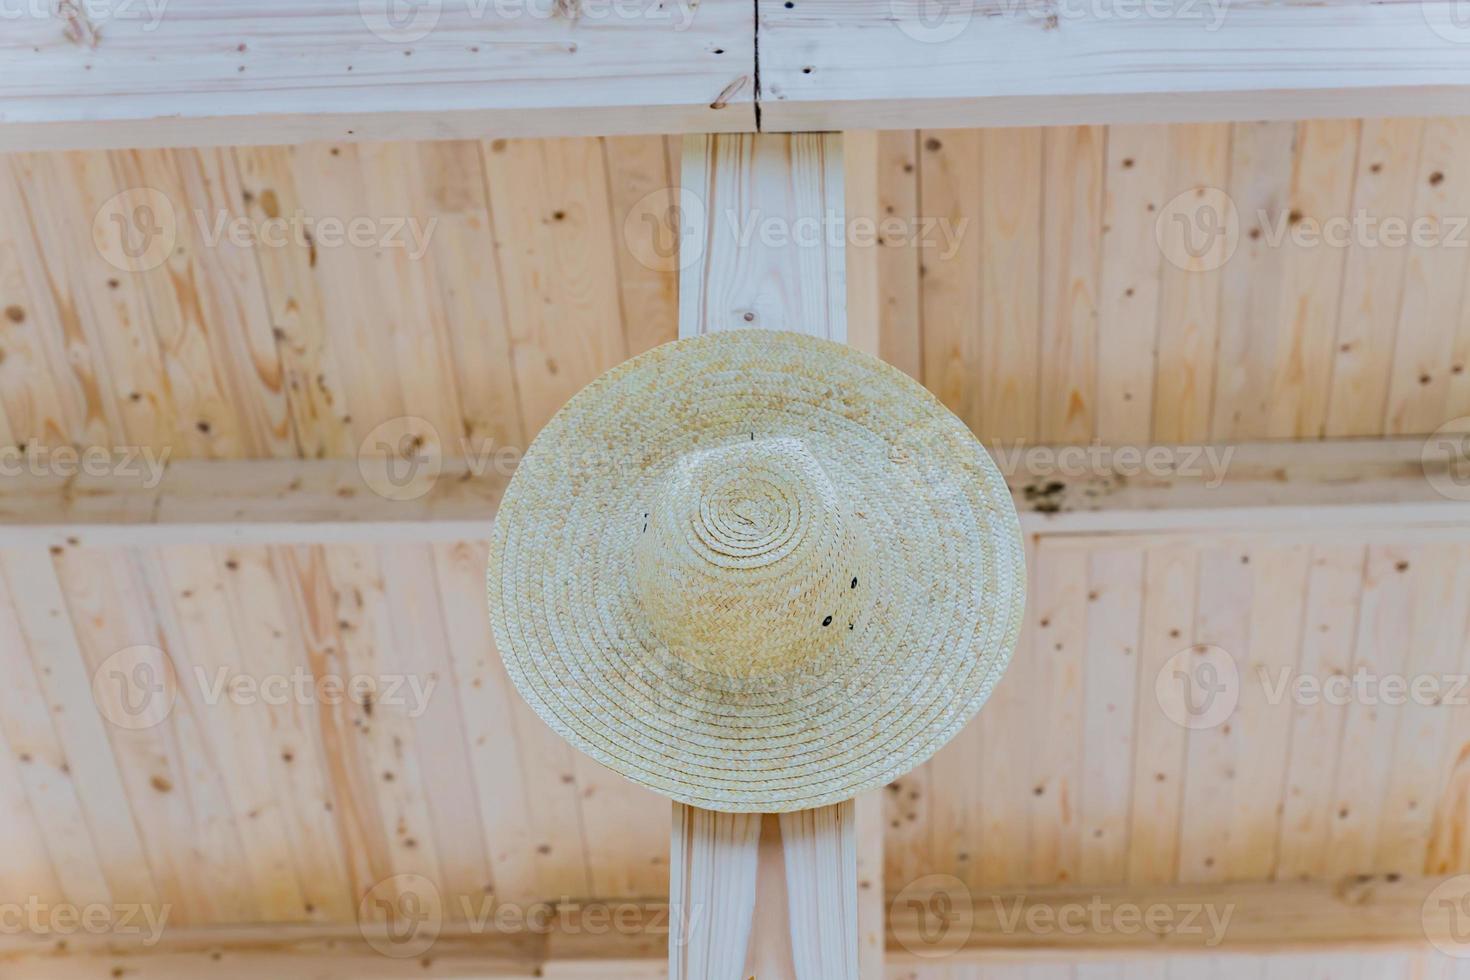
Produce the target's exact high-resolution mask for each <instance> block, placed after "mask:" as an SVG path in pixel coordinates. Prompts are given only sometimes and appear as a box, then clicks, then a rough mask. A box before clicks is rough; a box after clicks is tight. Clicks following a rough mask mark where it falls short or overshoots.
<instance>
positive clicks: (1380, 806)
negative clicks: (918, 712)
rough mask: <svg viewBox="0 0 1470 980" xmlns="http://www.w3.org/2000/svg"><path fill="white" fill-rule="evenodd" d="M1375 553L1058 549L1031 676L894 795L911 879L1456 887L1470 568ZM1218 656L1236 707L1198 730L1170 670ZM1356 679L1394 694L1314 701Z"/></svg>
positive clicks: (1456, 560) (1043, 597)
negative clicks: (1216, 651) (1408, 690)
mask: <svg viewBox="0 0 1470 980" xmlns="http://www.w3.org/2000/svg"><path fill="white" fill-rule="evenodd" d="M1363 555H1364V548H1363V547H1361V546H1360V547H1357V548H1348V547H1346V546H1345V545H1340V544H1317V545H1309V544H1291V545H1282V544H1279V543H1276V542H1273V541H1271V540H1269V539H1266V538H1260V539H1241V540H1239V541H1236V542H1232V543H1229V544H1221V545H1219V546H1208V547H1203V548H1196V547H1190V546H1186V545H1184V544H1183V543H1182V542H1179V543H1169V542H1165V543H1157V542H1144V541H1139V542H1137V543H1136V544H1132V545H1129V544H1128V543H1127V542H1124V541H1118V540H1117V539H1112V538H1108V539H1099V540H1098V542H1097V544H1096V546H1095V547H1082V546H1079V545H1077V544H1075V543H1070V542H1069V543H1060V542H1053V543H1050V544H1048V543H1047V539H1043V546H1042V548H1041V549H1040V550H1039V551H1038V552H1037V553H1036V559H1035V561H1036V567H1035V568H1034V570H1033V575H1034V583H1035V584H1034V587H1033V593H1032V596H1031V599H1030V603H1029V607H1030V610H1031V612H1030V613H1029V614H1028V621H1027V636H1026V637H1024V638H1023V640H1022V644H1021V648H1020V650H1019V651H1018V654H1017V660H1016V662H1014V663H1013V665H1012V667H1011V669H1010V670H1009V671H1008V672H1007V674H1006V676H1005V678H1004V679H1003V680H1002V682H1001V684H1000V685H999V686H998V688H997V690H996V692H995V695H994V697H993V699H992V701H991V702H990V703H989V704H988V705H987V706H986V707H985V709H983V710H982V712H981V716H980V720H979V721H978V722H977V723H976V724H974V725H972V726H971V727H970V729H967V730H966V731H967V733H969V734H967V735H962V736H961V738H962V739H965V741H964V742H960V741H959V740H957V742H956V743H952V744H951V745H950V746H948V747H946V748H945V749H944V750H943V751H942V752H941V753H940V755H939V756H938V757H936V758H935V759H934V760H933V761H931V762H930V763H929V764H928V765H927V766H926V767H925V769H927V770H929V771H928V772H927V773H926V772H925V771H924V770H922V769H921V770H920V771H919V772H917V773H915V774H913V775H912V776H908V777H905V778H904V779H902V780H900V781H899V784H898V785H897V787H896V788H894V789H893V790H892V792H891V794H890V795H891V797H892V805H891V807H890V818H891V820H893V821H896V822H899V823H900V824H901V826H900V827H892V826H891V824H890V827H891V830H890V836H889V838H888V840H887V849H888V858H887V860H888V867H889V873H890V875H903V874H912V872H913V871H914V870H918V871H919V872H920V874H922V873H924V871H925V870H926V869H927V870H944V871H945V873H956V870H955V869H956V868H960V869H961V870H963V869H964V867H965V865H963V864H962V863H961V862H959V861H957V860H956V855H959V854H968V853H972V852H979V853H981V854H1009V855H1016V854H1024V855H1030V858H1029V860H1020V859H1016V858H1012V859H1010V860H1000V861H997V862H995V863H993V864H991V865H989V866H988V867H989V871H990V873H989V874H981V873H967V874H963V875H962V877H963V878H965V880H967V881H968V882H969V883H970V884H971V885H972V887H980V886H988V887H1025V886H1028V885H1037V884H1050V883H1055V882H1057V881H1063V882H1073V883H1081V884H1097V885H1103V884H1117V883H1122V882H1124V881H1130V880H1131V881H1135V882H1149V881H1164V882H1172V881H1184V882H1189V881H1199V882H1209V881H1230V880H1259V879H1262V878H1274V877H1283V876H1308V877H1321V876H1324V875H1341V874H1351V873H1390V872H1397V873H1399V874H1404V875H1414V874H1420V873H1424V872H1425V871H1426V870H1427V869H1429V868H1431V867H1436V866H1438V867H1440V868H1441V870H1443V869H1444V861H1445V860H1446V859H1448V858H1449V855H1448V854H1446V853H1443V852H1442V851H1440V849H1439V846H1438V845H1433V844H1432V841H1434V840H1435V834H1434V831H1435V828H1436V826H1440V825H1447V824H1448V822H1449V821H1450V820H1451V819H1453V818H1452V816H1451V813H1456V814H1458V813H1462V812H1463V806H1464V804H1463V802H1462V798H1461V796H1460V793H1461V792H1462V784H1463V779H1464V776H1463V774H1462V772H1463V767H1464V762H1463V758H1462V754H1463V753H1464V752H1465V751H1466V743H1465V742H1464V735H1465V728H1464V725H1465V719H1466V718H1467V717H1470V708H1467V707H1466V706H1465V705H1464V704H1463V701H1464V699H1463V698H1457V697H1454V698H1452V697H1450V696H1449V689H1450V687H1452V686H1454V684H1455V678H1457V677H1458V676H1460V675H1461V674H1463V672H1464V670H1465V658H1466V656H1467V655H1470V614H1467V610H1466V608H1465V603H1466V600H1465V599H1464V598H1463V595H1464V593H1463V591H1462V592H1461V593H1457V594H1456V598H1451V593H1450V590H1454V589H1458V588H1460V587H1461V585H1462V581H1463V579H1464V578H1465V576H1466V575H1467V574H1470V573H1467V572H1465V571H1464V569H1465V568H1466V567H1467V566H1470V550H1467V549H1466V548H1465V547H1464V546H1462V545H1440V544H1421V545H1414V546H1376V545H1375V546H1372V547H1369V548H1368V549H1367V559H1366V562H1365V560H1364V557H1363ZM1354 624H1356V625H1354ZM1079 640H1080V643H1081V647H1080V648H1078V649H1074V644H1077V643H1078V642H1079ZM1343 645H1345V646H1346V649H1344V648H1343ZM1201 647H1218V648H1220V650H1222V651H1223V652H1224V655H1225V656H1226V657H1227V658H1228V660H1229V662H1230V664H1232V665H1233V666H1232V667H1231V668H1230V670H1231V671H1232V672H1233V676H1232V677H1231V678H1230V679H1227V678H1226V676H1225V674H1223V673H1221V674H1220V675H1219V683H1221V684H1226V683H1228V684H1230V685H1231V687H1230V690H1229V693H1228V695H1227V696H1228V697H1229V698H1230V699H1231V700H1230V705H1231V706H1232V707H1231V709H1230V710H1229V712H1228V714H1225V715H1222V716H1220V717H1219V718H1217V719H1216V720H1215V721H1214V722H1213V723H1210V724H1207V725H1203V726H1200V727H1189V726H1186V725H1183V724H1181V723H1180V721H1181V719H1183V718H1184V717H1186V716H1185V715H1184V713H1183V712H1182V710H1181V708H1182V702H1180V701H1179V700H1178V697H1179V695H1178V694H1177V693H1176V692H1175V691H1173V681H1172V680H1171V674H1170V671H1172V670H1174V669H1177V668H1179V667H1180V664H1181V661H1180V659H1179V658H1181V657H1182V658H1184V661H1185V666H1186V667H1187V661H1188V659H1189V658H1190V657H1191V656H1192V655H1193V654H1192V651H1196V650H1198V649H1199V648H1201ZM1359 669H1362V670H1364V671H1369V672H1370V677H1372V678H1374V679H1373V680H1372V681H1371V682H1370V684H1371V685H1372V686H1370V687H1368V688H1367V690H1368V691H1369V692H1370V693H1369V694H1368V695H1367V696H1366V697H1358V696H1353V697H1350V698H1349V700H1350V701H1351V703H1342V702H1340V701H1339V700H1336V699H1339V698H1342V697H1343V695H1342V694H1341V693H1340V692H1339V693H1338V694H1335V695H1334V694H1332V693H1331V689H1329V690H1328V692H1326V693H1325V694H1324V695H1321V696H1317V695H1313V694H1311V693H1310V690H1309V689H1305V688H1304V689H1303V690H1308V693H1307V694H1306V695H1296V694H1294V693H1293V692H1294V691H1296V690H1297V687H1296V685H1297V684H1298V683H1299V679H1300V678H1301V677H1302V676H1303V675H1306V676H1309V677H1311V678H1313V679H1315V682H1324V681H1328V680H1329V679H1330V678H1332V677H1334V676H1338V677H1343V678H1344V679H1346V676H1347V675H1348V674H1350V673H1351V672H1354V671H1357V670H1359ZM1074 672H1075V673H1079V674H1080V677H1079V678H1077V679H1074ZM1212 676H1213V675H1212ZM1387 676H1396V677H1400V678H1406V679H1413V678H1416V677H1417V678H1425V679H1432V682H1433V683H1436V684H1438V683H1440V680H1441V679H1443V683H1444V685H1445V686H1443V687H1440V688H1439V689H1438V690H1439V691H1440V694H1441V695H1442V696H1443V697H1444V698H1445V700H1446V703H1442V704H1439V703H1436V704H1430V703H1425V702H1423V701H1422V700H1421V701H1418V702H1416V701H1415V699H1413V698H1409V699H1407V703H1394V702H1393V697H1394V695H1393V694H1392V692H1391V690H1390V689H1389V688H1382V689H1381V691H1382V692H1383V693H1382V694H1380V693H1379V692H1380V688H1379V687H1377V686H1376V685H1377V684H1378V680H1377V678H1383V677H1387ZM1429 682H1430V680H1426V681H1425V683H1429ZM1211 683H1214V681H1211ZM1196 693H1198V692H1196ZM1323 697H1326V698H1327V700H1325V701H1324V700H1323ZM1074 698H1075V699H1076V700H1074ZM1017 701H1020V702H1021V704H1022V705H1023V708H1022V710H1021V711H1020V712H1017V713H1016V714H1011V713H1009V711H1010V706H1011V705H1013V704H1015V703H1016V702H1017ZM1449 702H1453V703H1449ZM1018 746H1024V750H1022V749H1020V748H1018ZM991 759H1001V760H1004V763H1005V765H1006V766H1007V767H1008V770H1009V773H1010V774H1009V776H1008V777H1007V779H1006V780H1005V782H1000V781H999V780H997V778H996V773H995V772H992V771H989V770H988V769H987V764H988V762H989V761H990V760H991ZM967 767H968V771H967ZM1334 773H1335V774H1336V778H1335V779H1334V778H1333V775H1332V774H1334ZM975 787H978V790H977V789H976V788H975ZM926 797H927V798H926ZM1439 807H1443V808H1446V809H1445V812H1443V813H1440V814H1436V812H1435V811H1436V809H1437V808H1439ZM997 814H1003V815H1004V816H1003V817H998V816H997ZM905 821H906V823H905ZM925 823H927V824H928V825H929V835H928V838H927V839H926V838H925V836H924V834H923V833H922V830H921V828H922V827H923V825H924V824H925ZM1441 829H1442V830H1447V826H1442V827H1441ZM997 835H999V836H997ZM926 851H927V856H926ZM1463 860H1464V855H1463V854H1457V855H1455V857H1454V858H1453V861H1454V862H1462V861H1463ZM1461 866H1462V865H1460V864H1456V865H1455V867H1457V868H1458V867H1461ZM907 880H913V879H912V878H909V879H907ZM905 883H906V881H905V880H897V881H895V880H893V879H892V878H890V881H889V885H890V888H891V889H894V890H896V889H898V888H901V887H902V885H903V884H905Z"/></svg>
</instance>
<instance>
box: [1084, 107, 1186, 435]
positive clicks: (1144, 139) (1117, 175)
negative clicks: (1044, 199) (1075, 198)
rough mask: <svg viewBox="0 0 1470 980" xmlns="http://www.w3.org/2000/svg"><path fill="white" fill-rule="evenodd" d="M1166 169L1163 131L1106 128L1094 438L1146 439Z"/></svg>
mask: <svg viewBox="0 0 1470 980" xmlns="http://www.w3.org/2000/svg"><path fill="white" fill-rule="evenodd" d="M1168 172H1169V131H1168V130H1166V129H1164V128H1163V127H1160V126H1114V127H1111V128H1110V129H1109V130H1108V147H1107V157H1106V170H1105V171H1104V181H1105V184H1104V187H1105V191H1106V193H1105V197H1104V199H1103V224H1102V243H1101V248H1102V267H1101V272H1100V273H1099V275H1100V277H1101V278H1100V285H1099V300H1098V321H1097V332H1098V349H1097V370H1098V377H1099V379H1100V389H1099V391H1098V405H1097V432H1096V436H1097V438H1099V439H1101V440H1103V441H1104V442H1147V441H1148V439H1149V438H1150V435H1151V430H1152V427H1153V397H1154V374H1155V371H1154V349H1155V345H1156V344H1157V343H1158V335H1159V323H1158V315H1159V275H1160V272H1161V270H1162V268H1163V265H1164V253H1163V251H1162V250H1161V249H1159V248H1158V246H1157V244H1156V238H1155V236H1156V231H1155V226H1156V224H1157V221H1158V215H1159V211H1160V209H1161V208H1162V207H1163V206H1164V201H1163V200H1162V199H1160V191H1161V190H1162V189H1163V181H1164V178H1165V175H1166V174H1168ZM1171 326H1172V325H1171Z"/></svg>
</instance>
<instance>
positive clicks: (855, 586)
mask: <svg viewBox="0 0 1470 980" xmlns="http://www.w3.org/2000/svg"><path fill="white" fill-rule="evenodd" d="M848 588H850V589H855V588H857V576H853V579H852V584H851V585H849V586H848Z"/></svg>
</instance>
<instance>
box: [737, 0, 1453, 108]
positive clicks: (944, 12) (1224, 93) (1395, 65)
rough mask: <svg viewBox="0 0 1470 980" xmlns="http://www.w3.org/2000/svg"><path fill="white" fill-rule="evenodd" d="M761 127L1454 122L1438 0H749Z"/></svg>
mask: <svg viewBox="0 0 1470 980" xmlns="http://www.w3.org/2000/svg"><path fill="white" fill-rule="evenodd" d="M758 16H759V18H760V33H759V39H758V40H759V45H760V48H759V50H760V81H761V106H760V112H761V117H760V118H761V125H762V127H763V129H764V130H765V131H767V132H773V131H774V132H784V131H800V130H817V129H854V128H868V127H876V128H885V129H893V128H903V127H912V126H926V127H935V128H946V127H947V128H955V127H959V126H1016V125H1026V126H1035V125H1055V124H1078V123H1137V122H1176V121H1180V122H1199V121H1207V120H1230V119H1299V118H1313V117H1344V116H1347V117H1352V116H1361V115H1384V116H1395V115H1411V114H1425V113H1439V112H1446V113H1448V112H1460V111H1463V108H1464V97H1465V96H1464V90H1465V86H1466V84H1467V82H1470V57H1467V56H1466V53H1465V44H1464V42H1465V40H1466V34H1465V26H1464V24H1463V22H1462V21H1456V20H1455V17H1456V13H1455V10H1454V5H1453V4H1452V3H1448V2H1439V0H1426V2H1425V3H1423V4H1414V5H1412V6H1396V5H1392V4H1390V5H1370V4H1363V3H1355V2H1344V3H1334V4H1326V5H1319V6H1310V7H1308V6H1302V5H1297V4H1282V3H1260V4H1249V5H1239V4H1232V5H1229V6H1226V5H1223V4H1213V3H1189V2H1184V0H1168V2H1161V3H1153V4H1138V5H1122V4H1112V3H1088V4H1084V3H1073V4H1065V3H1061V4H1041V3H1034V4H1032V3H1013V4H1008V3H998V2H987V0H975V2H970V0H964V2H957V3H946V4H926V3H925V2H923V0H893V2H890V0H800V2H794V3H788V2H787V0H759V3H758Z"/></svg>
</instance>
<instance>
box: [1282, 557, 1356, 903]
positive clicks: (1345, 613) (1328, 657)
mask: <svg viewBox="0 0 1470 980" xmlns="http://www.w3.org/2000/svg"><path fill="white" fill-rule="evenodd" d="M1364 555H1365V549H1364V547H1363V546H1362V545H1361V544H1326V545H1319V546H1317V547H1316V548H1314V549H1313V557H1312V566H1311V570H1310V571H1309V573H1308V576H1309V577H1308V581H1307V592H1306V598H1305V602H1306V609H1305V612H1304V616H1305V618H1304V620H1303V624H1302V637H1301V644H1300V647H1299V649H1298V651H1297V662H1296V665H1295V670H1296V672H1297V673H1298V674H1299V675H1301V676H1307V677H1317V678H1323V679H1325V678H1328V677H1333V676H1337V675H1341V676H1344V677H1346V676H1347V675H1348V672H1349V669H1350V668H1351V666H1352V658H1353V641H1354V639H1355V635H1356V632H1357V624H1358V599H1359V596H1360V594H1361V592H1362V585H1363V559H1364ZM1346 714H1347V706H1346V705H1345V704H1342V703H1340V701H1336V700H1323V699H1317V700H1316V702H1315V703H1313V704H1300V705H1295V706H1294V707H1293V718H1292V727H1291V736H1290V750H1289V761H1288V763H1287V769H1286V785H1285V792H1284V795H1283V798H1282V801H1281V805H1282V811H1281V828H1280V839H1279V841H1278V842H1277V845H1276V868H1275V871H1274V873H1273V877H1276V878H1283V879H1285V878H1310V877H1322V876H1324V875H1326V873H1327V850H1328V843H1329V840H1330V833H1331V827H1332V823H1333V821H1334V820H1335V819H1336V817H1335V809H1336V808H1335V807H1334V806H1333V779H1334V777H1335V776H1336V774H1337V768H1338V766H1339V765H1340V764H1341V760H1340V758H1339V754H1338V749H1339V746H1340V745H1341V741H1342V728H1343V722H1344V719H1345V717H1346Z"/></svg>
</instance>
